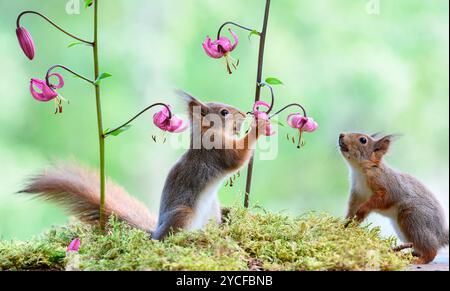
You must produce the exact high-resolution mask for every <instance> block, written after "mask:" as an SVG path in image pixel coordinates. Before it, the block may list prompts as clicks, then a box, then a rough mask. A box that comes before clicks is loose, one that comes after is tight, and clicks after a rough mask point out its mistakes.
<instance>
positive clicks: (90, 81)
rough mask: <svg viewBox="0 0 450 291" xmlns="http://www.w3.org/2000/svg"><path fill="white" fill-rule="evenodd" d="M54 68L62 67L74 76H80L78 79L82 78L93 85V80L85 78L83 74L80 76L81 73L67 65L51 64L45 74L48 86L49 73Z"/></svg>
mask: <svg viewBox="0 0 450 291" xmlns="http://www.w3.org/2000/svg"><path fill="white" fill-rule="evenodd" d="M56 68H60V69H63V70H65V71H67V72H69V73H71V74H72V75H74V76H76V77H78V78H80V79H82V80H84V81H86V82H88V83H90V84H91V85H94V81H92V80H89V79H88V78H86V77H84V76H82V75H80V74H78V73H76V72H74V71H73V70H71V69H69V68H68V67H66V66H63V65H54V66H51V67H50V68H49V69H48V70H47V74H46V75H45V82H46V83H47V86H49V87H51V84H50V74H51V73H52V72H53V70H54V69H56Z"/></svg>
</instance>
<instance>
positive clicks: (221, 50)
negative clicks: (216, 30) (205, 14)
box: [203, 29, 239, 74]
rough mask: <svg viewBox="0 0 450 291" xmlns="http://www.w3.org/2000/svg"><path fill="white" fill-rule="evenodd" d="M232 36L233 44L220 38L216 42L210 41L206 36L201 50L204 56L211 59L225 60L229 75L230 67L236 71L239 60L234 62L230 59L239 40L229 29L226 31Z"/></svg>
mask: <svg viewBox="0 0 450 291" xmlns="http://www.w3.org/2000/svg"><path fill="white" fill-rule="evenodd" d="M228 30H229V31H230V33H231V35H232V36H233V39H234V44H233V43H232V42H231V40H230V39H229V38H227V37H224V36H221V37H220V38H219V39H218V40H215V41H212V40H211V38H210V37H209V36H208V37H206V40H205V42H204V43H203V49H204V50H205V52H206V54H207V55H208V56H210V57H211V58H213V59H220V58H223V57H224V58H225V61H226V63H227V71H228V73H229V74H232V73H233V72H232V71H231V66H233V68H234V69H235V70H236V69H237V67H238V66H239V60H235V59H234V58H232V57H231V54H230V53H231V52H232V51H233V50H234V49H235V48H236V47H237V45H238V44H239V39H238V36H237V35H236V33H234V32H233V31H232V30H231V29H228Z"/></svg>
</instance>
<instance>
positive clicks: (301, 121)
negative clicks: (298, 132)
mask: <svg viewBox="0 0 450 291" xmlns="http://www.w3.org/2000/svg"><path fill="white" fill-rule="evenodd" d="M307 121H308V119H307V118H306V117H304V116H303V115H301V114H300V113H294V114H291V115H289V116H288V118H287V122H288V124H289V126H290V127H292V128H295V129H301V128H303V126H304V125H305V123H306V122H307Z"/></svg>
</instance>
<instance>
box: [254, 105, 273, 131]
mask: <svg viewBox="0 0 450 291" xmlns="http://www.w3.org/2000/svg"><path fill="white" fill-rule="evenodd" d="M259 107H265V108H267V109H269V108H270V105H269V104H267V103H266V102H264V101H258V102H256V103H255V105H254V106H253V114H254V115H255V118H256V120H258V119H262V120H264V121H267V122H266V127H265V131H264V133H263V134H264V135H265V136H272V135H274V134H275V131H273V130H272V124H271V123H270V122H268V121H269V115H268V114H267V112H264V111H260V110H259Z"/></svg>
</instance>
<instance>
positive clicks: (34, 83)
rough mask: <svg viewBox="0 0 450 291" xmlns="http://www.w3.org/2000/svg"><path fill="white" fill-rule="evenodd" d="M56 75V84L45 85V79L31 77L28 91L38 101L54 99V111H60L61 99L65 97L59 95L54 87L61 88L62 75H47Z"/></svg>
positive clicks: (62, 83)
mask: <svg viewBox="0 0 450 291" xmlns="http://www.w3.org/2000/svg"><path fill="white" fill-rule="evenodd" d="M53 76H55V77H57V78H58V84H57V85H50V86H48V85H47V82H46V81H45V80H40V79H36V78H33V79H31V82H30V92H31V96H33V98H34V99H36V100H37V101H40V102H48V101H51V100H55V108H56V112H55V113H58V112H59V113H62V101H63V100H64V101H65V99H64V98H63V97H62V96H61V95H59V94H58V93H57V92H56V91H55V89H61V88H62V87H63V86H64V79H63V77H62V76H61V75H60V74H58V73H53V74H51V75H49V77H53Z"/></svg>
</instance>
